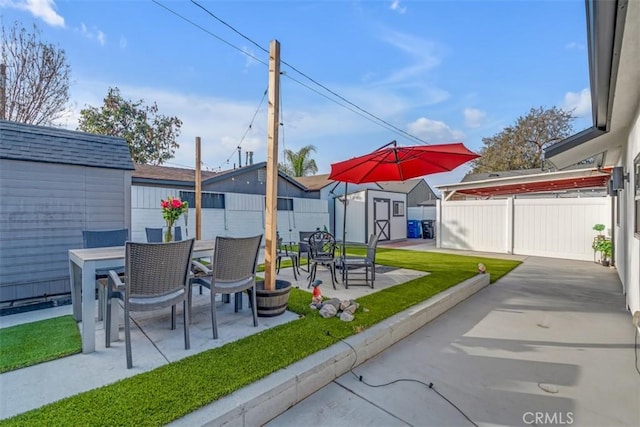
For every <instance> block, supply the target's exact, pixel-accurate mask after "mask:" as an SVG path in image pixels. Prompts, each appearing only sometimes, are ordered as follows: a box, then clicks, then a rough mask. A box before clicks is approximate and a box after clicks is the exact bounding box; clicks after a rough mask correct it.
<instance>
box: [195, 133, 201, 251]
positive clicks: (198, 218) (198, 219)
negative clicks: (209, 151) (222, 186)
mask: <svg viewBox="0 0 640 427" xmlns="http://www.w3.org/2000/svg"><path fill="white" fill-rule="evenodd" d="M200 164H201V161H200V137H199V136H196V179H195V181H196V197H195V199H196V206H195V208H196V240H201V239H202V174H201V172H200Z"/></svg>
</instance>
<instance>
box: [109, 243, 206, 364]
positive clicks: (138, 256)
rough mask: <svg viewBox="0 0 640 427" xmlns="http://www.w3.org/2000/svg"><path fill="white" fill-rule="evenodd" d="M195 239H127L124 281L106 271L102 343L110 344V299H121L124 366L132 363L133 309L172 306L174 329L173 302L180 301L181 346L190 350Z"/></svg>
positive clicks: (174, 306)
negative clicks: (131, 319)
mask: <svg viewBox="0 0 640 427" xmlns="http://www.w3.org/2000/svg"><path fill="white" fill-rule="evenodd" d="M194 242H195V239H188V240H182V241H178V242H168V243H135V242H127V243H126V246H125V247H126V249H125V280H124V283H123V282H122V280H121V278H120V277H119V276H118V274H117V273H116V272H115V271H113V270H112V271H109V285H110V286H109V292H108V294H107V310H106V311H107V315H106V322H105V346H106V347H110V346H111V299H112V298H120V299H122V300H123V302H124V335H125V346H126V353H127V369H130V368H131V367H132V365H133V358H132V355H131V325H130V324H131V321H130V318H129V316H130V313H131V312H132V311H150V310H157V309H159V308H165V307H171V329H175V328H176V304H178V303H179V302H182V305H183V312H182V317H183V323H184V348H185V349H186V350H188V349H189V347H190V343H189V319H190V317H189V309H190V307H189V301H190V300H189V295H190V290H191V281H190V267H191V258H192V256H193V244H194Z"/></svg>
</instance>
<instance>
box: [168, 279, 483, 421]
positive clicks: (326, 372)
mask: <svg viewBox="0 0 640 427" xmlns="http://www.w3.org/2000/svg"><path fill="white" fill-rule="evenodd" d="M489 282H490V275H489V274H478V275H476V276H474V277H472V278H470V279H468V280H465V281H464V282H462V283H460V284H458V285H456V286H454V287H451V288H449V289H447V290H446V291H444V292H441V293H439V294H438V295H436V296H434V297H432V298H430V299H428V300H426V301H424V302H422V303H420V304H417V305H415V306H413V307H411V308H409V309H408V310H405V311H403V312H401V313H398V314H396V315H394V316H392V317H390V318H388V319H386V320H384V321H382V322H380V323H378V324H377V325H375V326H373V327H371V328H370V329H367V330H365V331H364V332H362V333H360V334H356V335H352V336H350V337H349V338H347V339H345V340H344V341H345V343H348V345H347V344H345V343H342V342H337V343H336V344H335V345H332V346H331V347H329V348H326V349H324V350H322V351H319V352H318V353H315V354H313V355H311V356H309V357H306V358H305V359H303V360H300V361H298V362H296V363H294V364H292V365H290V366H288V367H286V368H285V369H281V370H279V371H278V372H274V373H273V374H271V375H269V376H267V377H265V378H264V379H262V380H260V381H257V382H255V383H253V384H250V385H248V386H247V387H244V388H243V389H240V390H238V391H236V392H234V393H232V394H231V395H229V396H226V397H223V398H222V399H219V400H217V401H215V402H213V403H211V404H209V405H207V406H205V407H203V408H201V409H199V410H197V411H194V412H192V413H190V414H189V415H187V416H185V417H183V418H181V419H179V420H176V421H174V422H173V423H171V424H170V425H174V426H181V425H184V426H193V425H206V426H256V425H263V424H265V423H266V422H268V421H270V420H272V419H273V418H275V417H277V416H278V415H280V414H281V413H283V412H285V411H286V410H287V409H289V408H290V407H292V406H293V405H295V404H296V403H298V402H300V401H302V400H303V399H304V398H306V397H307V396H309V395H311V394H313V393H314V392H316V391H318V390H319V389H321V388H322V387H324V386H325V385H327V384H329V383H330V382H331V381H333V380H335V379H336V378H338V377H340V376H341V375H343V374H344V373H346V372H349V370H351V369H353V368H355V367H356V366H358V365H360V364H362V363H364V362H365V361H367V360H368V359H370V358H372V357H374V356H375V355H376V354H378V353H380V352H381V351H383V350H385V349H387V348H388V347H390V346H391V345H393V344H394V343H396V342H398V341H400V340H401V339H403V338H405V337H407V336H408V335H410V334H411V333H413V332H414V331H416V330H417V329H419V328H421V327H422V326H424V325H426V324H427V323H429V322H430V321H432V320H433V319H435V318H436V317H438V316H439V315H441V314H442V313H444V312H446V311H447V310H449V309H450V308H452V307H454V306H455V305H456V304H458V303H460V302H462V301H464V300H465V299H467V298H468V297H470V296H471V295H473V294H475V293H476V292H478V291H479V290H481V289H483V288H484V287H486V286H487V285H489ZM349 346H351V347H353V349H352V348H351V347H349ZM354 350H355V355H354ZM354 356H355V357H354Z"/></svg>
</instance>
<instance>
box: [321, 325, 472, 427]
mask: <svg viewBox="0 0 640 427" xmlns="http://www.w3.org/2000/svg"><path fill="white" fill-rule="evenodd" d="M327 336H330V337H331V338H334V339H337V340H338V341H340V342H342V343H344V344H346V345H347V346H349V348H350V349H351V350H352V351H353V354H354V355H355V360H354V361H353V363H352V364H351V367H350V368H349V372H351V374H353V376H354V377H356V379H357V380H358V381H360V382H361V383H362V384H364V385H366V386H368V387H374V388H375V387H386V386H389V385H392V384H396V383H400V382H415V383H418V384H422V385H423V386H425V387H427V388H428V389H430V390H433V391H434V392H435V393H436V394H437V395H438V396H440V397H441V398H443V399H444V400H445V401H446V402H447V403H449V404H450V405H451V406H453V407H454V408H455V409H456V410H457V411H458V412H460V414H462V416H463V417H465V418H466V419H467V421H469V422H470V423H471V424H473V425H474V426H475V427H478V424H476V423H475V422H474V421H473V420H472V419H471V418H469V416H468V415H467V414H465V413H464V412H463V411H462V409H460V408H459V407H458V406H457V405H455V404H454V403H453V402H452V401H451V400H449V399H448V398H447V397H445V396H444V395H443V394H442V393H440V392H439V391H438V390H436V389H435V388H434V385H433V382H429V383H426V382H424V381H420V380H416V379H414V378H398V379H396V380H393V381H389V382H387V383H384V384H369V383H368V382H366V381H365V380H364V379H363V377H362V375H357V374H356V373H355V372H353V368H354V367H355V366H356V363H357V362H358V352H357V351H356V349H355V348H353V346H352V345H351V344H349V343H348V342H347V341H345V340H343V339H342V338H338V337H334V336H333V335H332V334H331V332H329V331H327Z"/></svg>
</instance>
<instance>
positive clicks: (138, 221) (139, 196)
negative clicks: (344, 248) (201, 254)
mask: <svg viewBox="0 0 640 427" xmlns="http://www.w3.org/2000/svg"><path fill="white" fill-rule="evenodd" d="M224 194H225V207H226V208H225V209H202V238H203V239H214V238H215V237H216V236H233V237H243V236H251V235H256V234H264V223H265V210H264V207H265V204H264V203H265V202H264V200H265V199H264V196H262V195H255V194H238V193H224ZM169 195H172V196H179V190H176V189H169V188H157V187H143V186H137V185H136V186H133V187H132V191H131V199H132V201H131V206H132V210H131V211H132V212H131V215H132V219H131V223H132V226H131V227H132V233H131V237H132V239H133V240H134V241H139V242H144V241H146V234H145V227H163V226H164V225H165V222H164V219H163V218H162V211H161V210H160V200H162V199H164V198H166V197H167V196H169ZM293 206H294V211H278V217H277V224H278V231H279V232H280V234H281V236H282V238H283V239H284V240H285V241H291V242H297V241H298V240H299V232H300V231H313V230H316V229H317V228H320V229H322V227H323V226H325V225H326V226H327V227H328V226H329V213H328V208H327V201H326V200H308V199H297V198H294V199H293ZM299 208H302V209H308V210H309V211H306V212H305V211H300V210H299ZM312 209H315V210H312ZM186 219H187V227H186V228H187V230H188V232H187V233H186V234H185V232H183V236H187V235H188V236H190V237H193V236H195V232H196V229H195V207H190V208H189V213H188V216H187V218H186ZM176 225H179V226H181V227H182V228H183V229H184V228H185V217H184V216H182V217H181V218H180V220H178V223H176Z"/></svg>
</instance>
